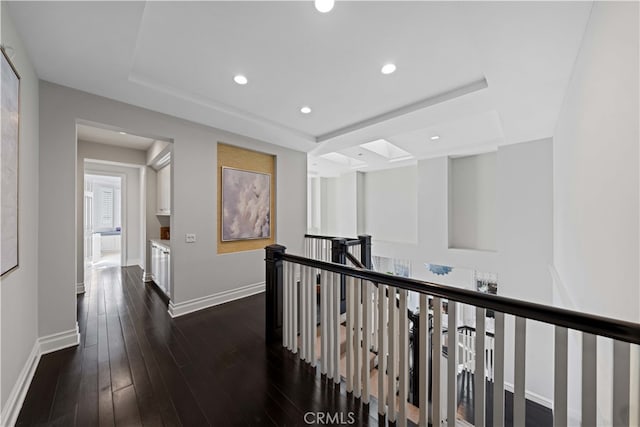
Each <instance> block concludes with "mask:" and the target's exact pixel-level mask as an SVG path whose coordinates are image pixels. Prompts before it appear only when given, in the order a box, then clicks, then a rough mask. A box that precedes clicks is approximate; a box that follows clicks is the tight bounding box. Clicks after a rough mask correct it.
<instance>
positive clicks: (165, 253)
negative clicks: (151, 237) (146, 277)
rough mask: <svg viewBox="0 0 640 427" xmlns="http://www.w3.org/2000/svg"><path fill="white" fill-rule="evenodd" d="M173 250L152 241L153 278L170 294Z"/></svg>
mask: <svg viewBox="0 0 640 427" xmlns="http://www.w3.org/2000/svg"><path fill="white" fill-rule="evenodd" d="M170 265H171V251H170V250H169V248H167V247H165V246H163V245H159V244H157V243H155V242H151V278H152V279H153V281H154V282H155V284H156V285H158V287H159V288H160V289H161V290H162V291H163V292H164V293H165V294H166V295H167V296H169V282H170V277H171V270H170V269H171V267H170Z"/></svg>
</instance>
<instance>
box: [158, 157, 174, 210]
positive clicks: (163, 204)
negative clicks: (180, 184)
mask: <svg viewBox="0 0 640 427" xmlns="http://www.w3.org/2000/svg"><path fill="white" fill-rule="evenodd" d="M157 181H158V192H157V198H158V210H157V214H158V215H171V165H167V166H165V167H163V168H162V169H160V170H158V175H157Z"/></svg>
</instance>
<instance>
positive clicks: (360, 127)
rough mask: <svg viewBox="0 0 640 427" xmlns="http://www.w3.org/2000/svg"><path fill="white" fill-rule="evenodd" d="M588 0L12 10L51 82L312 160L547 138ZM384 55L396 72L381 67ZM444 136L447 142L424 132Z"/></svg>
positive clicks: (67, 5)
mask: <svg viewBox="0 0 640 427" xmlns="http://www.w3.org/2000/svg"><path fill="white" fill-rule="evenodd" d="M591 5H592V4H591V2H420V1H415V2H400V3H399V2H390V1H389V2H383V1H380V2H360V1H358V2H342V1H339V2H337V3H336V6H335V8H334V9H333V11H331V12H329V13H326V14H321V13H319V12H317V11H316V10H315V8H314V7H313V2H311V1H297V2H295V1H294V2H270V1H260V2H83V1H78V2H10V13H11V15H12V17H13V19H14V21H15V23H16V26H17V28H18V31H19V32H20V34H21V37H22V38H23V41H24V43H25V45H26V46H27V50H28V51H29V54H30V57H31V59H32V62H33V63H34V65H35V67H36V70H37V72H38V75H39V76H40V77H41V78H42V79H44V80H48V81H52V82H55V83H59V84H62V85H66V86H70V87H73V88H77V89H80V90H84V91H87V92H91V93H95V94H98V95H102V96H106V97H109V98H113V99H117V100H120V101H123V102H128V103H131V104H134V105H139V106H142V107H146V108H150V109H153V110H156V111H160V112H163V113H167V114H171V115H174V116H178V117H182V118H185V119H188V120H192V121H195V122H199V123H203V124H207V125H211V126H215V127H219V128H223V129H227V130H229V131H232V132H237V133H240V134H244V135H247V136H250V137H254V138H258V139H261V140H264V141H267V142H271V143H274V144H279V145H283V146H286V147H291V148H295V149H298V150H302V151H308V152H311V154H312V155H313V156H317V155H321V154H325V153H328V152H332V151H339V152H341V150H345V149H349V148H350V147H354V146H356V145H358V144H361V143H365V142H369V141H372V140H376V139H380V138H384V139H387V140H388V141H391V142H393V143H394V144H396V145H398V146H400V147H402V148H403V149H406V150H407V151H410V152H411V153H412V154H414V155H415V156H416V157H425V156H432V155H435V154H438V153H444V154H447V153H448V152H449V151H451V150H460V149H461V148H462V147H466V148H465V149H466V150H471V149H472V148H471V147H473V146H476V149H478V148H477V147H483V146H487V145H491V144H493V145H494V146H495V145H499V144H504V143H508V144H509V143H517V142H523V141H530V140H534V139H538V138H543V137H548V136H551V135H552V134H553V129H554V127H555V122H556V119H557V117H558V113H559V110H560V107H561V104H562V99H563V96H564V91H565V89H566V86H567V84H568V80H569V76H570V74H571V70H572V65H573V62H574V59H575V57H576V55H577V52H578V49H579V47H580V43H581V40H582V35H583V33H584V29H585V26H586V23H587V20H588V17H589V12H590V10H591ZM386 62H394V63H395V64H396V65H397V71H396V72H395V73H394V74H391V75H382V74H381V73H380V68H381V66H382V65H383V64H384V63H386ZM238 73H242V74H244V75H246V76H247V78H248V79H249V83H248V84H247V85H245V86H239V85H236V84H235V83H234V82H233V76H234V75H235V74H238ZM303 105H309V106H311V108H312V109H313V111H312V113H311V114H309V115H303V114H301V113H300V112H299V109H300V107H301V106H303ZM433 132H437V133H440V134H442V138H441V139H440V140H439V141H438V144H430V143H429V142H425V140H424V139H425V136H428V135H429V134H430V133H433ZM318 141H320V142H318ZM440 155H442V154H440Z"/></svg>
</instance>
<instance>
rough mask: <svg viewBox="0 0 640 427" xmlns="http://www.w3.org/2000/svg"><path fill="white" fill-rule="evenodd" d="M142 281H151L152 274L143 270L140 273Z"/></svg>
mask: <svg viewBox="0 0 640 427" xmlns="http://www.w3.org/2000/svg"><path fill="white" fill-rule="evenodd" d="M142 281H143V282H152V281H153V276H152V275H151V273H147V272H146V271H145V272H144V273H142Z"/></svg>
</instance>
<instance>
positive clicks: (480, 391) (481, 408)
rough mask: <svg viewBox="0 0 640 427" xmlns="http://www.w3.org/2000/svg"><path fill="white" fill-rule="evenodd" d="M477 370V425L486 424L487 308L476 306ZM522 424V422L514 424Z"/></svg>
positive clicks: (475, 396)
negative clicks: (485, 363)
mask: <svg viewBox="0 0 640 427" xmlns="http://www.w3.org/2000/svg"><path fill="white" fill-rule="evenodd" d="M475 346H476V348H475V349H476V351H475V371H474V375H473V389H474V396H473V398H474V402H473V403H474V417H475V418H474V420H475V423H474V424H475V425H477V426H484V425H485V419H486V418H485V381H484V349H485V310H484V308H481V307H476V339H475ZM514 425H521V424H514ZM522 425H524V424H522Z"/></svg>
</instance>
